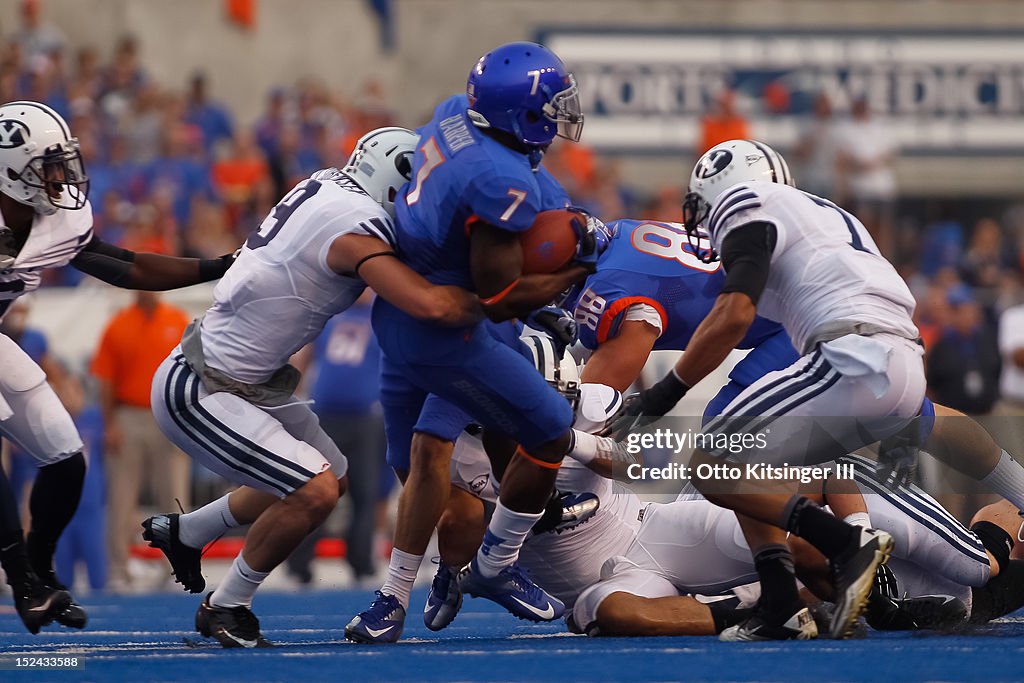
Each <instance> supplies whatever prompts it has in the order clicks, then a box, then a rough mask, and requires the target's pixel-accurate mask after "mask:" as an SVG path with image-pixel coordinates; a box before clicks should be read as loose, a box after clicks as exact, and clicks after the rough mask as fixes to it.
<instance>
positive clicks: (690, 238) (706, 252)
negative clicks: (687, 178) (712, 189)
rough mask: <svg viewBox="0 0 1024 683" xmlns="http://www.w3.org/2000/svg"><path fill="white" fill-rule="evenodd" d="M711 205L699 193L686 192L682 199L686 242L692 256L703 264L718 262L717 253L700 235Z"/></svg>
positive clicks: (705, 238)
mask: <svg viewBox="0 0 1024 683" xmlns="http://www.w3.org/2000/svg"><path fill="white" fill-rule="evenodd" d="M710 210H711V205H710V204H708V203H707V201H705V200H704V198H703V197H701V196H700V193H699V192H687V193H686V198H685V199H683V227H684V228H685V229H686V241H687V242H688V243H689V245H690V249H692V250H693V254H694V255H695V256H696V257H697V258H699V259H700V260H701V261H703V262H704V263H714V262H715V261H717V260H718V252H716V251H715V250H714V249H713V248H711V246H710V244H708V239H707V237H705V236H704V235H702V234H701V231H700V226H702V225H703V224H704V221H706V220H707V218H708V213H709V212H710Z"/></svg>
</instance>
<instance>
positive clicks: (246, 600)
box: [210, 553, 270, 607]
mask: <svg viewBox="0 0 1024 683" xmlns="http://www.w3.org/2000/svg"><path fill="white" fill-rule="evenodd" d="M268 576H270V572H258V571H256V570H255V569H253V568H252V567H250V566H249V565H248V564H247V563H246V561H245V558H243V557H242V554H241V553H239V554H238V557H236V558H235V561H234V563H232V565H231V569H230V570H229V571H228V573H227V575H226V576H225V577H224V580H223V581H221V582H220V585H219V586H217V590H215V591H214V592H213V595H211V596H210V604H211V605H215V606H217V607H251V606H252V596H254V595H256V589H258V588H259V587H260V584H261V583H263V580H264V579H265V578H267V577H268Z"/></svg>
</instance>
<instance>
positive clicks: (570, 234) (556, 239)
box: [519, 209, 583, 275]
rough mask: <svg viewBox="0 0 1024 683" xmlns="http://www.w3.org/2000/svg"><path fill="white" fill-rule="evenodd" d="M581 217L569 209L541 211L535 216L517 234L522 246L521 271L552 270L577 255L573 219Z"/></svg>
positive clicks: (543, 271)
mask: <svg viewBox="0 0 1024 683" xmlns="http://www.w3.org/2000/svg"><path fill="white" fill-rule="evenodd" d="M574 220H575V221H583V218H582V217H581V216H580V214H578V213H576V212H575V211H569V210H568V209H552V210H550V211H541V212H540V213H538V214H537V220H535V221H534V222H533V225H531V226H530V228H529V229H528V230H527V231H526V232H523V233H521V234H520V236H519V242H520V244H522V246H523V273H524V274H527V275H528V274H530V273H553V272H555V271H556V270H558V269H559V268H561V267H562V266H564V265H565V264H567V263H569V261H571V260H572V258H573V256H575V255H576V244H577V238H576V230H575V229H574V228H573V225H572V222H573V221H574Z"/></svg>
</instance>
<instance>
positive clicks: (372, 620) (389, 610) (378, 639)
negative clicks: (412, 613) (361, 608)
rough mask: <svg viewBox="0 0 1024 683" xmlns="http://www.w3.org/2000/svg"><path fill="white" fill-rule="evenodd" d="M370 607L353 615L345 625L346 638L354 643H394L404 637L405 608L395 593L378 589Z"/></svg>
mask: <svg viewBox="0 0 1024 683" xmlns="http://www.w3.org/2000/svg"><path fill="white" fill-rule="evenodd" d="M376 595H377V597H376V598H374V599H373V602H372V603H370V608H369V609H367V610H366V611H365V612H360V613H359V614H357V615H356V616H354V617H352V621H350V622H348V625H347V626H346V627H345V640H351V641H352V642H353V643H394V642H396V641H397V640H398V639H399V638H401V637H402V629H403V628H404V627H405V608H404V607H402V604H401V603H400V602H398V598H396V597H395V596H394V595H384V594H383V593H381V592H380V591H376Z"/></svg>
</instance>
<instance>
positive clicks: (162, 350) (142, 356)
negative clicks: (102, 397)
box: [91, 302, 189, 408]
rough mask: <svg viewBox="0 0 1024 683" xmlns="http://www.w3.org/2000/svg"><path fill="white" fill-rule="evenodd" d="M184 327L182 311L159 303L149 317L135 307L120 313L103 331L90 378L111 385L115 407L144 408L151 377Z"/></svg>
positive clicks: (186, 323) (147, 403) (179, 339)
mask: <svg viewBox="0 0 1024 683" xmlns="http://www.w3.org/2000/svg"><path fill="white" fill-rule="evenodd" d="M188 323H189V317H188V315H186V314H185V312H184V311H182V310H181V309H179V308H176V307H174V306H171V305H170V304H165V303H163V302H160V303H158V304H157V306H156V309H155V310H154V311H153V313H152V315H146V314H145V313H144V312H143V310H142V309H141V308H139V307H138V306H136V305H132V306H129V307H127V308H124V309H122V310H121V311H119V312H118V313H117V315H115V316H114V318H113V319H112V320H111V321H110V323H108V324H107V328H106V329H105V330H104V331H103V338H102V340H101V341H100V347H99V349H97V351H96V356H95V357H94V358H93V360H92V368H91V369H92V374H94V375H95V376H96V377H98V378H100V379H101V380H104V381H106V382H109V383H110V384H111V386H112V387H113V389H114V398H115V400H116V401H117V402H118V403H121V404H127V405H130V406H135V407H137V408H148V407H149V392H150V385H151V384H152V383H153V375H154V374H156V369H157V368H158V367H160V363H162V362H163V360H164V358H166V357H167V354H169V353H170V352H171V349H173V348H174V347H175V346H176V345H177V344H178V342H179V341H181V334H182V333H183V332H184V331H185V327H186V326H187V325H188Z"/></svg>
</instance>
